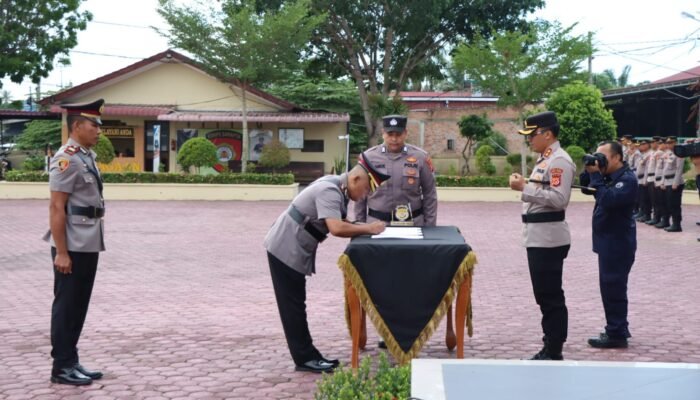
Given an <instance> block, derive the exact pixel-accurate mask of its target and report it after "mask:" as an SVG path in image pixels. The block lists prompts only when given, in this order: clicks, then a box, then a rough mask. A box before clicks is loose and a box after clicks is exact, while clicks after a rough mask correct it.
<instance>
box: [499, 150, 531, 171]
mask: <svg viewBox="0 0 700 400" xmlns="http://www.w3.org/2000/svg"><path fill="white" fill-rule="evenodd" d="M521 159H522V155H521V154H520V153H510V154H508V155H507V156H506V161H507V162H508V164H510V165H511V166H512V167H513V168H515V167H520V160H521ZM532 161H533V159H532V156H527V157H525V162H526V163H528V164H530V163H532Z"/></svg>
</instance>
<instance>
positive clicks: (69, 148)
mask: <svg viewBox="0 0 700 400" xmlns="http://www.w3.org/2000/svg"><path fill="white" fill-rule="evenodd" d="M78 151H80V147H78V146H66V148H65V149H64V150H63V152H64V153H66V154H68V155H69V156H72V155H73V154H75V153H77V152H78Z"/></svg>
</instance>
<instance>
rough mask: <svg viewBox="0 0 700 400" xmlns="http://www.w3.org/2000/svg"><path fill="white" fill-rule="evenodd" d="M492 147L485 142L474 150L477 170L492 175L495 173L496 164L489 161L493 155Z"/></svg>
mask: <svg viewBox="0 0 700 400" xmlns="http://www.w3.org/2000/svg"><path fill="white" fill-rule="evenodd" d="M493 153H494V151H493V147H491V146H489V145H488V144H485V145H483V146H481V148H480V149H479V150H477V152H476V165H477V167H478V168H479V172H481V173H482V174H486V175H493V174H495V173H496V166H495V165H493V163H492V162H491V156H492V155H493Z"/></svg>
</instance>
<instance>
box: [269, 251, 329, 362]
mask: <svg viewBox="0 0 700 400" xmlns="http://www.w3.org/2000/svg"><path fill="white" fill-rule="evenodd" d="M267 260H268V262H269V264H270V275H271V276H272V286H273V288H274V290H275V298H276V299H277V308H278V309H279V312H280V318H281V319H282V328H283V329H284V336H285V338H286V339H287V346H288V347H289V352H290V353H291V355H292V359H293V360H294V363H295V364H297V365H302V364H304V363H305V362H307V361H311V360H318V359H320V358H321V357H322V355H321V353H320V352H319V351H318V350H317V349H316V347H314V344H313V341H312V339H311V333H310V332H309V324H308V322H307V320H306V276H305V275H304V274H302V273H300V272H297V271H295V270H293V269H292V268H290V267H289V266H288V265H286V264H285V263H283V262H282V261H280V260H279V259H278V258H277V257H275V256H273V255H272V254H270V253H269V252H268V253H267Z"/></svg>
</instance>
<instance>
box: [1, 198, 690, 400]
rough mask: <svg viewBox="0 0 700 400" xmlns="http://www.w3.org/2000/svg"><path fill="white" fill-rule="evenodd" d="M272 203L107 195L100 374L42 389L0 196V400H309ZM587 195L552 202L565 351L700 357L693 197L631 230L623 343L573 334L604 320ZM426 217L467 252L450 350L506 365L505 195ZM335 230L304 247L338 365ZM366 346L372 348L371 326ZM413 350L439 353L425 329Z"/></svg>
mask: <svg viewBox="0 0 700 400" xmlns="http://www.w3.org/2000/svg"><path fill="white" fill-rule="evenodd" d="M286 206H287V203H285V202H146V201H142V202H138V201H133V202H126V201H110V202H108V209H109V210H108V214H107V218H106V229H107V236H106V245H107V252H105V253H102V254H101V256H100V266H99V269H98V274H97V279H96V283H95V291H94V293H93V299H92V303H91V306H90V311H89V314H88V318H87V321H86V324H85V329H84V331H83V335H82V337H81V341H80V344H79V348H80V355H81V362H82V363H83V364H84V365H86V366H87V367H88V368H94V369H98V368H99V369H102V370H103V371H105V373H106V375H105V377H104V378H103V379H102V380H100V381H98V382H95V384H93V385H92V386H90V387H82V388H73V387H66V386H63V385H55V384H50V383H49V381H48V378H49V374H50V370H51V359H50V356H49V351H50V342H49V318H50V308H51V301H52V285H53V281H52V279H53V278H52V273H51V261H50V256H49V248H48V245H47V244H46V243H44V242H42V241H41V240H40V238H41V236H42V235H43V233H44V232H45V230H46V227H47V218H48V204H47V202H46V201H43V200H36V201H34V200H27V201H16V200H4V201H0V271H1V272H2V277H3V278H2V279H0V316H2V317H1V318H0V355H1V356H0V369H2V370H3V371H7V370H11V371H12V374H13V378H12V379H9V378H7V377H0V399H17V400H22V399H31V400H37V399H99V398H103V399H107V398H117V399H124V398H133V399H176V398H206V399H248V400H249V399H258V398H259V399H271V398H273V399H312V398H313V393H314V390H315V385H316V381H317V380H318V379H319V378H320V376H319V375H315V374H309V373H301V372H295V371H294V366H293V363H292V361H291V359H290V356H289V352H288V350H287V346H286V342H285V339H284V336H283V334H282V328H281V324H280V320H279V315H278V314H277V306H276V304H275V300H274V294H273V292H272V284H271V282H270V277H269V269H268V266H267V259H266V256H265V251H264V249H263V247H262V239H263V237H264V236H265V233H266V232H267V229H268V228H269V226H270V225H271V224H272V222H273V221H274V219H275V218H276V217H277V215H278V214H279V213H280V212H282V211H283V210H284V209H285V208H286ZM592 207H593V205H592V204H590V203H573V204H571V206H570V207H569V210H568V211H567V220H568V222H569V225H570V227H571V231H572V238H573V243H572V247H571V251H570V253H569V257H568V258H567V260H566V261H565V272H564V290H565V293H566V298H567V305H568V307H569V318H570V327H569V340H568V342H567V343H566V345H565V346H564V355H565V357H566V358H567V359H571V360H600V361H606V360H607V361H644V362H651V361H656V362H692V363H698V362H700V330H698V329H697V327H698V326H700V313H698V312H697V310H698V306H697V305H698V304H700V285H698V282H700V262H699V261H698V257H697V254H698V249H700V243H698V242H697V241H696V238H697V237H698V236H700V228H698V227H697V226H695V225H694V222H695V221H697V220H700V207H698V206H685V207H684V210H683V213H684V227H683V228H684V232H682V233H677V234H671V233H667V232H663V231H662V230H659V229H655V228H652V227H648V226H646V225H640V226H638V240H639V250H638V251H637V257H636V262H635V265H634V267H633V268H632V273H631V275H630V283H629V298H630V329H631V331H632V334H633V338H632V339H631V341H630V347H629V348H628V349H624V350H596V349H592V348H590V347H588V345H587V344H586V338H587V337H589V336H593V335H596V334H597V333H598V332H600V330H601V329H602V327H603V325H604V323H605V320H604V316H603V309H602V304H601V300H600V293H599V289H598V270H597V269H598V267H597V260H596V256H595V254H593V253H592V252H591V237H590V236H591V226H590V224H591V211H592ZM439 214H440V215H439V218H438V223H439V224H449V225H456V226H458V227H459V228H460V230H461V231H462V234H463V235H464V237H465V238H466V240H467V243H469V244H470V245H471V246H472V247H473V249H474V251H475V253H476V254H477V257H478V259H479V264H478V265H477V268H476V271H475V275H474V289H473V295H472V298H473V302H474V328H475V329H474V336H473V337H472V338H467V339H466V340H465V356H466V357H473V358H499V359H519V358H523V357H528V356H530V355H531V354H533V353H535V352H537V351H538V350H539V348H540V346H541V342H540V337H541V332H540V323H539V310H538V308H537V306H536V304H535V302H534V299H533V298H532V293H531V286H530V278H529V275H528V270H527V258H526V255H525V250H524V249H523V248H522V247H521V242H520V237H521V223H520V216H519V214H520V204H518V203H482V202H475V203H440V206H439ZM346 244H347V240H345V239H338V238H332V239H330V240H328V241H326V242H324V243H323V244H322V245H321V246H320V248H319V252H318V257H317V271H318V273H317V274H316V275H315V276H313V277H312V278H310V279H309V280H308V281H307V282H308V284H307V288H308V306H307V311H308V313H309V325H310V329H311V332H312V334H313V337H314V343H315V344H316V345H317V347H318V348H319V349H320V350H321V351H322V352H323V353H324V355H326V356H328V357H332V358H335V357H338V358H340V360H341V361H342V362H343V363H348V362H349V359H350V340H349V338H348V336H347V328H346V327H345V318H344V314H343V304H344V303H343V293H342V288H343V279H342V275H341V273H340V271H339V269H338V267H337V266H336V261H337V259H338V256H339V255H340V254H341V253H342V251H343V249H344V247H345V245H346ZM368 335H369V338H368V342H367V350H366V351H364V352H363V353H362V356H363V357H365V356H372V357H373V358H376V357H378V355H379V352H380V350H378V349H377V346H376V344H377V340H378V336H377V334H376V331H375V330H374V329H373V328H372V327H371V326H370V327H369V329H368ZM420 357H431V358H454V357H455V353H454V352H448V351H447V350H446V349H445V347H444V328H443V327H440V328H438V330H437V332H436V333H435V335H433V337H432V338H431V339H430V340H429V341H428V342H427V343H426V345H425V347H424V348H423V350H422V351H421V354H420Z"/></svg>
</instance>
